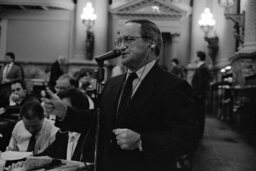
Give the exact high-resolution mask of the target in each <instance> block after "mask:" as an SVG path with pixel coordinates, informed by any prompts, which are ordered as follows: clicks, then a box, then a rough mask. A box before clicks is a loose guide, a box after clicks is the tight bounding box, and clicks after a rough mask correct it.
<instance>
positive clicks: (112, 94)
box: [103, 74, 126, 129]
mask: <svg viewBox="0 0 256 171" xmlns="http://www.w3.org/2000/svg"><path fill="white" fill-rule="evenodd" d="M125 77H126V74H123V75H121V76H119V78H116V80H113V81H114V82H113V83H112V85H110V87H108V91H109V92H106V97H105V98H108V103H107V104H108V105H107V106H105V110H104V113H103V115H104V117H105V118H104V119H106V120H108V121H107V122H105V123H104V124H108V125H106V126H107V128H109V129H113V128H114V125H115V124H114V123H115V118H116V109H117V105H118V100H119V96H120V92H121V90H122V85H123V82H124V80H125ZM105 114H107V115H108V116H105Z"/></svg>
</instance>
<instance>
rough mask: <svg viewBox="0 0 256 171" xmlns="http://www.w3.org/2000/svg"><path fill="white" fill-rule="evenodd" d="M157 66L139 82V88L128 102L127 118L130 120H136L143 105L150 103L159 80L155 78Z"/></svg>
mask: <svg viewBox="0 0 256 171" xmlns="http://www.w3.org/2000/svg"><path fill="white" fill-rule="evenodd" d="M158 71H159V66H158V65H157V64H155V65H154V67H153V68H152V69H151V70H150V71H149V73H148V74H147V75H146V77H145V78H144V80H143V81H142V82H141V84H140V86H139V88H138V89H137V91H136V92H135V94H134V96H133V97H132V100H131V102H130V108H129V109H130V111H129V116H127V117H128V118H129V119H128V120H130V119H132V120H137V118H138V117H142V116H141V115H140V110H141V109H143V108H144V105H145V104H146V103H147V102H148V101H150V100H151V99H152V98H151V97H152V96H153V95H154V94H155V93H156V87H157V83H158V80H159V77H158V76H157V75H158V74H157V73H158Z"/></svg>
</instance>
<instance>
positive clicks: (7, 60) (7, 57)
mask: <svg viewBox="0 0 256 171" xmlns="http://www.w3.org/2000/svg"><path fill="white" fill-rule="evenodd" d="M12 61H13V60H12V58H11V57H10V56H8V55H5V57H4V62H5V63H7V64H9V63H11V62H12Z"/></svg>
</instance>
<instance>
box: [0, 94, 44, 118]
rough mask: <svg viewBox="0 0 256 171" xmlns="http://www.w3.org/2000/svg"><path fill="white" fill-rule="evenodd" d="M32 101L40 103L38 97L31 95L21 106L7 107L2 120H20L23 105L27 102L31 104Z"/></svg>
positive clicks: (28, 95) (27, 96)
mask: <svg viewBox="0 0 256 171" xmlns="http://www.w3.org/2000/svg"><path fill="white" fill-rule="evenodd" d="M30 101H38V102H39V100H38V99H37V98H36V97H34V96H32V95H30V94H27V95H26V97H25V98H24V99H23V100H22V101H21V103H20V104H16V105H14V106H5V109H6V111H5V113H3V114H2V115H1V117H0V118H8V119H14V120H18V119H19V113H20V108H21V107H22V105H23V104H25V103H26V102H30ZM13 114H14V115H13ZM17 114H18V115H17Z"/></svg>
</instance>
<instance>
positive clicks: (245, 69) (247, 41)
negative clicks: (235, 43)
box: [230, 0, 256, 87]
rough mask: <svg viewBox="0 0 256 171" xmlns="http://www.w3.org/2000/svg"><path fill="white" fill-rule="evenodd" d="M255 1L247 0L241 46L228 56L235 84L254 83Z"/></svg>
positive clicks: (255, 68) (255, 53)
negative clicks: (232, 54) (243, 35)
mask: <svg viewBox="0 0 256 171" xmlns="http://www.w3.org/2000/svg"><path fill="white" fill-rule="evenodd" d="M255 8H256V1H255V0H248V1H247V6H246V10H245V11H246V14H245V33H244V34H245V37H244V44H243V45H242V48H241V49H240V50H239V51H238V52H237V53H236V54H235V55H234V56H233V57H231V58H230V60H231V65H232V72H233V80H234V84H235V85H239V86H241V87H243V86H246V85H252V84H253V85H256V80H255V76H256V11H255Z"/></svg>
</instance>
